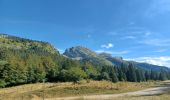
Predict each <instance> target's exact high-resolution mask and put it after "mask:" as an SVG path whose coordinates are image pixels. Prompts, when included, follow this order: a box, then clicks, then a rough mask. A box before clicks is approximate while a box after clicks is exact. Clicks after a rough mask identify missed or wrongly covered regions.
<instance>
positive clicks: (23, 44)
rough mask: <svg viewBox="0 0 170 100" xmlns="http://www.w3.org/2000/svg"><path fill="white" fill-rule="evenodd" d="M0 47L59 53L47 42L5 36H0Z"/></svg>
mask: <svg viewBox="0 0 170 100" xmlns="http://www.w3.org/2000/svg"><path fill="white" fill-rule="evenodd" d="M0 47H5V48H9V49H25V50H27V49H42V50H44V51H47V52H50V53H53V54H54V53H59V52H58V51H57V50H56V49H55V48H54V47H53V46H52V45H51V44H49V43H47V42H41V41H35V40H30V39H24V38H19V37H15V36H10V35H7V34H0Z"/></svg>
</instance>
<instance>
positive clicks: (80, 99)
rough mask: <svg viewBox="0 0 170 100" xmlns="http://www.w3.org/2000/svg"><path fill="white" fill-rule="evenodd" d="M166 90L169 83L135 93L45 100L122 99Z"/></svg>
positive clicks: (169, 87) (168, 87) (169, 85)
mask: <svg viewBox="0 0 170 100" xmlns="http://www.w3.org/2000/svg"><path fill="white" fill-rule="evenodd" d="M167 89H170V83H167V85H166V86H162V87H155V88H149V89H145V90H140V91H135V92H127V93H120V94H108V95H107V94H104V95H91V96H77V97H63V98H50V99H45V100H106V99H107V100H108V99H110V100H111V99H113V98H115V97H122V96H142V95H156V94H161V93H162V92H163V91H164V90H167Z"/></svg>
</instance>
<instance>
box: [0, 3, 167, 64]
mask: <svg viewBox="0 0 170 100" xmlns="http://www.w3.org/2000/svg"><path fill="white" fill-rule="evenodd" d="M0 12H1V13H0V32H1V33H7V34H10V35H15V36H20V37H25V38H29V39H34V40H41V41H47V42H50V43H51V44H53V45H54V46H55V47H56V48H58V50H60V51H61V52H63V51H64V50H65V49H66V48H69V47H72V46H76V45H81V46H85V47H88V48H90V49H92V50H94V51H96V52H98V53H100V52H108V53H111V54H112V55H113V56H123V57H124V58H125V59H133V60H137V61H141V62H143V61H144V62H148V63H152V64H158V65H166V66H170V52H169V50H170V39H169V37H170V19H169V18H170V1H169V0H0Z"/></svg>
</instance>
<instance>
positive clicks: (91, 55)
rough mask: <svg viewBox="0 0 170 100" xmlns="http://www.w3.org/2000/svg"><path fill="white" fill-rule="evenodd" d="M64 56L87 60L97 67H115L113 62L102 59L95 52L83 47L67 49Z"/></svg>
mask: <svg viewBox="0 0 170 100" xmlns="http://www.w3.org/2000/svg"><path fill="white" fill-rule="evenodd" d="M63 55H65V56H67V57H69V58H72V59H77V60H86V61H89V62H92V63H94V64H97V65H113V64H112V62H110V61H108V60H107V59H105V58H103V57H101V56H100V55H98V54H97V53H95V52H94V51H92V50H90V49H88V48H85V47H82V46H76V47H72V48H69V49H66V50H65V52H64V53H63Z"/></svg>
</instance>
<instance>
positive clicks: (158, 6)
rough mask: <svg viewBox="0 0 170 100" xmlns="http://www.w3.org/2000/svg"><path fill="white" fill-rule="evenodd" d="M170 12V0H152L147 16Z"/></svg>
mask: <svg viewBox="0 0 170 100" xmlns="http://www.w3.org/2000/svg"><path fill="white" fill-rule="evenodd" d="M169 12H170V0H152V2H151V4H150V6H149V8H148V9H147V11H146V16H147V17H154V16H156V15H159V14H164V13H169Z"/></svg>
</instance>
